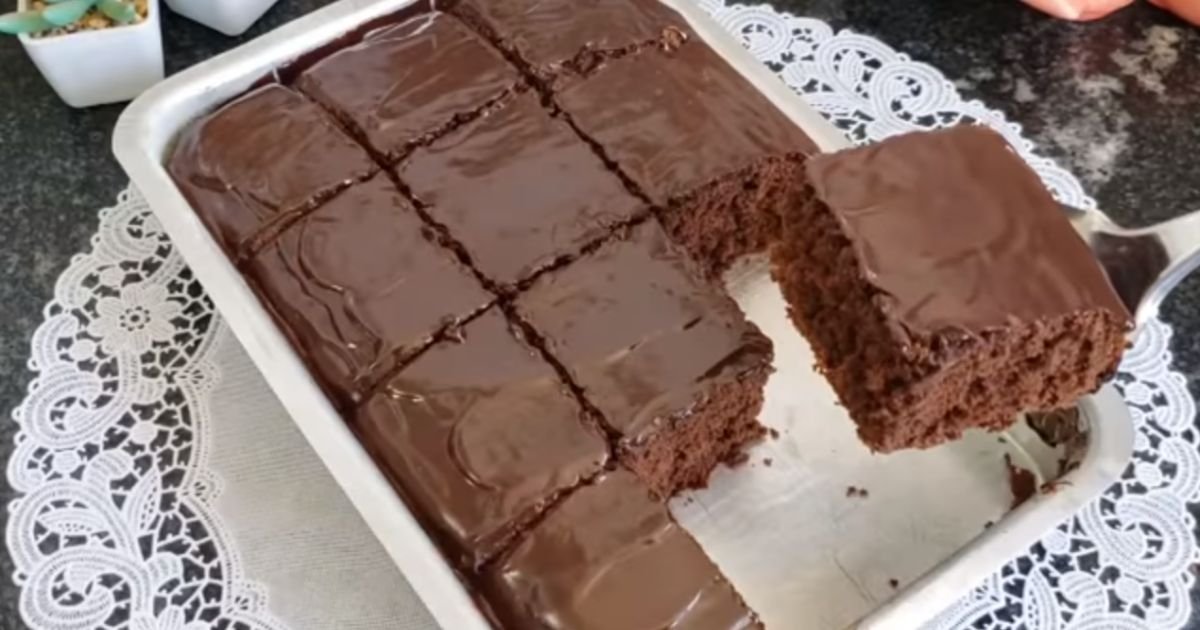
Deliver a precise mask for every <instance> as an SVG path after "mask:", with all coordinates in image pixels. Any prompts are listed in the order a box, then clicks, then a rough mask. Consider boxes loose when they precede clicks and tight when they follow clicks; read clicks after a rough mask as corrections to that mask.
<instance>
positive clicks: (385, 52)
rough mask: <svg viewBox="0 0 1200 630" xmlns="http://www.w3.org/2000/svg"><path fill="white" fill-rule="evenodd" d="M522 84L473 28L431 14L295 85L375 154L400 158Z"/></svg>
mask: <svg viewBox="0 0 1200 630" xmlns="http://www.w3.org/2000/svg"><path fill="white" fill-rule="evenodd" d="M519 82H520V77H519V75H518V73H517V71H516V69H515V68H513V67H512V66H510V65H509V64H508V63H507V62H506V61H505V60H504V58H503V57H502V56H501V55H500V53H498V52H497V51H496V50H495V49H494V48H493V47H492V46H490V45H489V44H488V43H487V42H485V41H484V40H483V39H481V38H480V37H479V36H478V35H476V34H475V32H474V31H472V30H471V29H470V28H467V27H466V26H465V25H464V24H462V23H461V22H459V21H458V20H456V19H455V18H453V17H451V16H449V15H447V14H445V13H438V12H434V13H427V14H424V15H419V16H416V17H413V18H410V19H408V20H406V21H404V22H403V23H401V24H396V25H392V26H388V27H384V28H381V29H379V30H376V31H373V32H371V33H369V34H368V35H367V36H366V37H365V38H364V39H363V41H362V42H361V43H359V44H357V45H354V46H350V47H347V48H343V49H342V50H339V51H337V52H336V53H333V54H332V55H330V56H328V57H327V58H325V59H323V60H321V61H320V62H319V63H317V64H316V65H314V66H313V67H311V68H309V69H307V70H306V71H304V72H303V73H302V74H301V75H300V77H299V78H298V79H297V80H296V87H297V88H298V89H300V90H302V91H304V92H305V93H306V94H309V95H311V96H312V97H313V98H314V99H316V100H318V101H319V102H321V103H322V104H324V105H325V106H326V107H328V108H329V109H330V110H332V111H335V112H337V115H338V116H339V117H341V118H343V119H344V120H345V121H347V122H349V123H350V125H351V126H352V127H353V128H355V129H357V130H359V131H360V132H361V133H362V134H363V135H364V136H365V138H364V140H365V141H366V142H367V143H368V144H369V145H370V146H371V148H372V149H373V150H374V151H375V152H376V154H377V155H380V156H383V157H384V159H387V160H395V159H396V158H398V157H400V156H402V155H403V154H404V153H406V152H407V151H409V150H410V149H411V148H412V147H413V146H416V145H419V144H422V143H424V142H427V141H428V140H429V139H431V138H433V137H437V136H438V135H440V134H442V133H444V132H445V131H447V130H448V129H452V128H453V127H454V126H456V125H458V124H461V123H462V122H463V121H466V120H471V119H473V118H476V117H478V116H480V115H482V114H484V113H486V111H487V109H488V107H489V106H491V105H494V104H495V103H496V102H497V101H498V100H502V99H503V98H504V97H505V96H506V95H510V94H511V92H512V91H514V90H515V89H516V87H517V85H518V83H519Z"/></svg>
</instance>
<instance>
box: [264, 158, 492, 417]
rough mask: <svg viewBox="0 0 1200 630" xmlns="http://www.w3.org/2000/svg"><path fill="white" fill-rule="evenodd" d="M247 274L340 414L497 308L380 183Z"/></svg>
mask: <svg viewBox="0 0 1200 630" xmlns="http://www.w3.org/2000/svg"><path fill="white" fill-rule="evenodd" d="M245 272H246V275H247V276H248V279H249V280H250V283H251V285H252V286H253V287H254V288H255V289H256V290H257V291H258V293H259V295H261V296H262V297H263V298H264V302H265V303H266V306H267V308H268V310H270V311H271V312H272V314H273V315H274V316H275V318H276V319H277V320H278V321H279V323H280V325H281V327H282V328H283V329H284V330H285V331H287V333H288V334H289V335H290V336H291V338H292V341H293V344H294V345H295V346H296V349H297V350H298V351H299V352H300V354H301V355H302V356H303V357H304V359H305V360H306V361H307V363H308V365H309V368H310V369H311V370H312V371H313V372H314V373H315V374H316V375H317V377H318V379H319V380H320V381H321V384H322V385H323V386H324V387H325V389H326V391H327V392H328V393H329V394H331V395H332V397H333V399H334V400H335V402H337V403H339V404H340V405H342V406H348V405H350V404H352V403H354V402H356V401H358V400H359V397H360V395H361V394H362V393H363V392H364V391H365V389H367V388H369V387H370V386H371V385H372V384H373V383H374V382H376V381H378V379H380V378H382V377H383V376H384V375H385V374H387V373H388V372H389V371H391V370H392V369H393V368H394V367H395V366H396V365H398V364H399V363H400V362H401V361H402V360H403V359H404V358H405V357H406V356H408V355H410V354H412V353H413V352H414V351H416V350H419V349H420V348H422V347H424V346H425V345H427V344H428V343H429V342H430V341H432V340H433V338H434V336H435V335H436V334H437V333H438V331H439V330H441V329H443V328H445V327H447V326H450V325H452V324H455V323H457V322H459V321H461V320H462V319H463V318H465V317H467V316H469V315H471V314H472V313H474V312H477V311H479V310H481V309H482V308H483V307H484V306H486V305H488V304H489V303H490V302H491V301H492V299H493V296H492V294H491V293H488V292H487V291H485V290H484V289H483V287H482V286H481V285H480V284H479V281H478V280H476V279H475V277H474V275H473V274H472V273H471V271H470V270H469V269H467V268H466V267H465V266H464V265H463V264H462V263H460V262H459V261H458V260H457V259H456V258H455V257H454V256H453V254H451V253H450V252H449V251H448V250H447V249H444V248H443V247H441V246H439V245H438V243H437V242H436V241H435V240H434V236H433V234H432V233H431V231H430V230H429V228H427V227H426V226H425V225H424V224H423V223H422V222H421V219H420V217H419V216H418V215H417V213H416V211H415V210H414V209H413V208H412V206H411V205H410V204H409V203H408V202H407V201H406V200H405V198H404V197H402V196H401V195H400V193H399V192H398V191H397V190H396V188H395V187H394V186H393V185H392V183H391V181H390V180H389V179H388V178H387V177H385V176H383V175H382V174H381V175H376V176H375V177H373V178H372V179H370V180H368V181H366V182H364V183H362V184H357V185H355V186H352V187H351V188H349V189H347V190H345V191H343V192H342V193H340V194H338V195H336V196H335V197H334V198H333V199H331V200H329V201H328V202H326V203H325V204H324V205H322V206H321V207H319V208H318V209H316V210H315V211H313V212H311V213H309V214H307V215H305V216H304V217H303V218H302V219H300V220H299V221H298V222H297V223H295V224H294V225H292V226H291V227H289V228H288V229H287V230H285V231H284V232H283V233H282V234H281V235H280V236H279V237H278V238H277V239H276V240H275V241H274V242H273V243H271V244H269V245H268V246H267V247H266V248H265V249H263V250H262V251H261V252H259V253H258V255H257V256H255V257H254V258H252V259H251V260H249V261H248V264H247V265H246V270H245Z"/></svg>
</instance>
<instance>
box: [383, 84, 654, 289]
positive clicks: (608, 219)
mask: <svg viewBox="0 0 1200 630" xmlns="http://www.w3.org/2000/svg"><path fill="white" fill-rule="evenodd" d="M397 171H398V173H399V177H400V179H401V180H403V181H404V182H405V184H406V185H408V187H409V188H411V190H412V193H413V194H414V195H415V196H416V197H417V198H418V199H420V200H421V201H423V202H424V203H425V204H426V206H427V208H426V212H428V213H429V215H430V216H431V217H432V218H433V220H434V221H437V222H438V223H440V224H442V225H444V226H446V229H447V230H448V231H449V233H450V236H451V237H453V238H454V239H455V240H456V241H457V242H459V243H461V244H462V245H463V247H464V248H465V249H466V250H467V251H469V252H470V254H471V262H472V264H474V266H475V268H476V269H478V270H479V271H480V272H481V273H483V274H484V275H485V276H486V277H488V278H489V279H491V280H492V281H493V282H495V283H497V284H499V285H501V286H506V287H512V286H515V285H517V284H518V283H520V282H521V281H523V280H525V279H527V278H529V277H531V276H532V275H534V274H535V273H537V272H538V271H540V270H541V269H543V268H545V267H547V266H550V265H552V264H554V263H556V262H558V261H560V260H562V259H564V258H566V257H569V256H572V255H575V254H577V253H578V251H579V250H580V249H581V248H583V247H584V246H585V245H587V244H589V243H591V242H593V241H596V240H597V239H600V238H602V237H603V236H604V235H606V234H607V233H608V232H609V231H610V230H611V229H612V228H613V227H615V226H618V225H620V224H623V223H626V222H629V221H631V220H632V219H634V218H635V217H637V216H639V215H644V214H645V213H646V212H648V211H649V210H648V208H647V207H646V204H645V203H643V202H642V201H641V200H639V199H638V198H637V197H634V196H633V195H631V194H629V192H628V191H627V190H625V187H624V186H623V185H622V184H621V180H620V179H619V178H617V176H616V175H614V174H613V173H612V172H611V171H609V170H608V168H606V167H605V165H604V162H602V161H600V159H599V158H597V157H596V155H595V154H594V153H593V152H592V151H591V149H590V148H588V146H587V144H585V143H583V142H582V141H581V140H580V139H579V137H578V136H576V135H575V132H574V131H572V130H571V127H570V126H568V125H567V124H566V123H565V122H563V121H562V120H560V119H558V118H555V117H553V116H551V115H550V114H549V113H547V112H546V110H545V109H544V108H543V107H542V105H541V103H539V102H538V99H537V96H536V95H535V94H533V93H526V94H522V95H520V96H516V97H514V98H513V99H512V100H511V101H510V102H509V103H507V104H505V105H504V106H503V107H502V108H500V109H498V110H497V111H494V112H492V113H490V114H489V115H488V116H485V117H483V118H480V119H479V120H476V121H474V122H471V123H468V124H465V125H463V126H462V127H461V128H459V129H457V130H455V131H454V132H453V133H451V134H449V135H447V136H445V137H443V138H441V139H440V140H438V141H437V142H434V143H433V144H431V145H429V146H427V147H422V148H420V149H417V150H416V151H415V152H413V154H412V155H411V156H410V157H409V158H408V159H407V160H405V161H404V162H403V163H402V164H401V165H400V166H399V167H398V168H397Z"/></svg>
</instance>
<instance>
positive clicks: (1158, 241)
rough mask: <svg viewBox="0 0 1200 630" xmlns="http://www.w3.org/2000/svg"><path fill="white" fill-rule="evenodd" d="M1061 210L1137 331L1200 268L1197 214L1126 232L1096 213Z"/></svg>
mask: <svg viewBox="0 0 1200 630" xmlns="http://www.w3.org/2000/svg"><path fill="white" fill-rule="evenodd" d="M1063 209H1064V210H1066V211H1067V214H1068V216H1069V218H1070V219H1071V224H1072V225H1073V226H1074V227H1075V231H1076V232H1078V233H1079V235H1080V236H1082V237H1083V240H1084V241H1086V242H1087V244H1088V246H1090V247H1091V248H1092V251H1093V252H1095V254H1096V258H1097V259H1099V260H1100V264H1101V265H1102V266H1103V267H1104V270H1105V271H1106V272H1107V273H1108V277H1109V280H1110V281H1112V284H1113V287H1114V288H1115V289H1116V290H1117V295H1119V296H1120V297H1121V301H1122V302H1124V303H1125V306H1126V307H1127V308H1128V309H1129V312H1130V313H1133V316H1134V321H1135V325H1136V326H1137V327H1138V328H1141V327H1142V326H1144V325H1145V324H1146V322H1148V321H1150V320H1151V319H1153V318H1154V316H1155V315H1156V314H1157V313H1158V306H1159V304H1161V303H1162V301H1163V298H1165V297H1166V296H1167V295H1168V294H1170V292H1171V290H1172V289H1174V288H1175V287H1176V285H1178V284H1179V282H1180V281H1181V280H1183V279H1184V278H1185V277H1187V275H1188V274H1189V273H1191V272H1192V271H1194V270H1195V269H1196V268H1197V267H1200V211H1197V212H1192V213H1190V214H1185V215H1183V216H1181V217H1178V218H1175V219H1171V220H1169V221H1164V222H1162V223H1159V224H1157V225H1152V226H1150V227H1144V228H1138V229H1127V228H1123V227H1121V226H1119V225H1117V224H1116V223H1114V222H1113V221H1112V219H1110V218H1108V215H1106V214H1104V213H1103V212H1100V211H1099V210H1080V209H1079V208H1073V207H1071V206H1065V205H1064V206H1063Z"/></svg>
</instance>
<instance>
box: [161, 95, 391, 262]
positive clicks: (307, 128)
mask: <svg viewBox="0 0 1200 630" xmlns="http://www.w3.org/2000/svg"><path fill="white" fill-rule="evenodd" d="M167 169H168V171H169V172H170V173H171V176H172V177H173V178H174V179H175V183H176V185H178V186H179V189H180V191H182V192H183V195H184V196H185V197H187V199H188V201H189V202H190V203H191V205H192V207H193V208H194V209H195V210H196V214H198V215H199V216H200V219H201V220H202V221H203V222H204V224H205V225H206V226H208V229H209V230H210V231H211V232H212V233H213V236H215V237H216V239H217V242H218V243H219V244H220V245H221V247H223V248H224V249H225V251H226V252H227V253H228V254H229V255H230V256H231V257H233V258H238V257H239V256H241V255H243V254H245V253H247V252H246V251H245V247H244V246H243V245H244V243H245V242H246V241H247V240H248V239H249V238H250V237H251V236H253V235H254V234H256V233H257V232H258V231H259V230H260V229H261V228H262V227H263V225H264V224H265V223H267V222H269V221H271V220H277V219H278V217H279V216H280V215H281V214H286V213H289V212H293V211H299V210H304V209H307V208H309V207H311V206H312V205H315V203H317V202H318V201H319V200H320V199H321V197H322V196H323V195H326V194H329V193H330V192H331V191H333V190H336V189H337V188H339V187H344V186H345V185H347V184H349V183H350V182H352V181H355V180H358V179H362V178H364V177H366V176H368V175H369V174H370V173H371V172H372V171H374V170H375V165H374V163H373V162H372V161H371V159H370V157H369V156H368V155H367V153H366V152H364V151H363V150H362V149H361V148H360V147H359V145H357V144H356V143H355V142H354V141H353V140H352V139H350V138H349V137H347V136H345V135H344V134H342V132H341V131H339V130H338V128H337V126H336V125H335V124H334V121H333V120H331V119H330V118H329V116H327V115H326V114H325V112H323V111H321V108H320V107H318V106H317V105H315V104H313V103H312V102H311V101H309V100H308V99H307V98H304V96H302V95H300V94H297V93H296V92H294V91H292V90H290V89H288V88H285V87H283V86H280V85H267V86H265V87H262V88H259V89H257V90H254V91H252V92H250V93H248V94H246V95H244V96H241V97H239V98H238V99H236V100H234V101H232V102H230V103H229V104H227V105H225V106H223V107H221V108H220V109H218V110H217V111H216V112H214V113H212V114H210V115H208V116H206V117H204V118H202V119H201V120H199V121H198V122H196V123H195V124H193V125H191V126H190V127H189V128H188V129H187V130H186V131H184V133H183V134H182V135H181V136H180V139H179V143H178V144H177V145H176V147H175V150H174V152H173V153H172V155H171V158H170V160H169V161H168V163H167Z"/></svg>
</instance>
